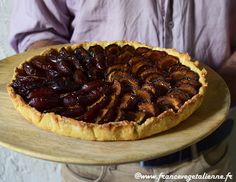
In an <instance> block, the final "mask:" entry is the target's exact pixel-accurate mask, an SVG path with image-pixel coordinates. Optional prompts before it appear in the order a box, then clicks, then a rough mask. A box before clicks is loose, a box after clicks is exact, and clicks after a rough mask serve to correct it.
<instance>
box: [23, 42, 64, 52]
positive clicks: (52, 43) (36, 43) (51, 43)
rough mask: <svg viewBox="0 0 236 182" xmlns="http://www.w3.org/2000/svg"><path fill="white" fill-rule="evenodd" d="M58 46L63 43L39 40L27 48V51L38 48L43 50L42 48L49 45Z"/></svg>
mask: <svg viewBox="0 0 236 182" xmlns="http://www.w3.org/2000/svg"><path fill="white" fill-rule="evenodd" d="M57 44H61V42H55V41H51V40H39V41H36V42H34V43H32V44H31V45H30V46H29V47H28V48H27V50H31V49H37V48H41V47H45V46H49V45H57Z"/></svg>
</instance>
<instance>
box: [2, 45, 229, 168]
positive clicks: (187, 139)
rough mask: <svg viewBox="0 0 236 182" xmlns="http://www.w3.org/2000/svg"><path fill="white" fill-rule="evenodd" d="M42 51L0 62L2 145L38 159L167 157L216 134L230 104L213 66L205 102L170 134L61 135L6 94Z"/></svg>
mask: <svg viewBox="0 0 236 182" xmlns="http://www.w3.org/2000/svg"><path fill="white" fill-rule="evenodd" d="M42 50H43V49H37V50H33V51H29V52H25V53H23V54H18V55H15V56H12V57H8V58H6V59H4V60H2V61H0V145H1V146H3V147H6V148H8V149H10V150H14V151H17V152H20V153H23V154H26V155H30V156H32V157H36V158H40V159H45V160H50V161H57V162H63V163H74V164H93V165H95V164H96V165H100V164H117V163H128V162H134V161H140V160H146V159H152V158H156V157H161V156H164V155H167V154H170V153H172V152H175V151H178V150H181V149H183V148H185V147H187V146H189V145H191V144H193V143H195V142H197V141H199V140H201V139H203V138H204V137H206V136H207V135H209V134H210V133H212V132H213V131H214V130H215V129H217V128H218V127H219V126H220V125H221V123H222V122H223V121H224V119H225V117H226V115H227V113H228V110H229V105H230V95H229V90H228V88H227V86H226V84H225V82H224V81H223V79H222V78H221V77H220V76H219V75H218V74H217V73H216V72H214V71H213V70H212V69H210V68H209V67H207V66H206V67H205V68H206V69H207V71H208V77H207V81H208V83H209V87H208V90H207V94H206V96H205V98H204V101H203V103H202V106H201V107H200V108H199V109H198V110H197V111H196V112H195V113H194V114H193V115H192V116H191V117H189V118H188V119H187V120H186V121H183V122H182V123H181V124H180V125H178V126H177V127H175V128H172V129H170V130H168V131H166V132H163V133H161V134H158V135H155V136H153V137H149V138H146V139H142V140H137V141H117V142H98V141H84V140H79V139H74V138H69V137H64V136H60V135H57V134H54V133H51V132H48V131H44V130H42V129H39V128H37V127H36V126H34V125H33V124H31V123H29V122H27V121H26V120H25V119H24V118H23V117H22V116H21V115H20V114H19V113H17V112H16V110H15V108H14V107H13V104H12V103H11V100H10V98H9V97H8V94H7V92H6V84H7V83H8V82H9V81H10V80H11V78H12V74H13V71H14V68H15V67H16V66H18V65H19V64H20V63H21V62H22V61H24V60H25V59H26V58H27V57H30V56H32V55H34V54H39V53H40V52H41V51H42Z"/></svg>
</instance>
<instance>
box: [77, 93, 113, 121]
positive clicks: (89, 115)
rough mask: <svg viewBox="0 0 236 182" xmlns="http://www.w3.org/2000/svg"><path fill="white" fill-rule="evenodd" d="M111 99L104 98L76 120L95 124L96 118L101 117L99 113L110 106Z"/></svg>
mask: <svg viewBox="0 0 236 182" xmlns="http://www.w3.org/2000/svg"><path fill="white" fill-rule="evenodd" d="M110 99H111V98H110V97H107V96H103V97H102V98H101V99H100V100H99V101H98V102H96V103H95V104H94V105H92V106H91V107H89V108H88V110H87V111H86V112H85V113H84V114H83V115H81V116H79V117H77V118H76V119H78V120H82V121H85V122H88V123H95V122H96V117H97V116H98V115H99V112H100V111H101V110H102V109H103V108H104V107H106V106H107V105H108V104H109V102H110Z"/></svg>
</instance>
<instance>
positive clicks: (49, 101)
mask: <svg viewBox="0 0 236 182" xmlns="http://www.w3.org/2000/svg"><path fill="white" fill-rule="evenodd" d="M60 104H61V100H60V98H59V97H56V96H54V97H35V98H32V99H30V100H29V105H30V106H32V107H34V108H36V109H37V110H38V111H40V112H42V111H44V110H47V109H51V108H53V107H57V106H59V105H60Z"/></svg>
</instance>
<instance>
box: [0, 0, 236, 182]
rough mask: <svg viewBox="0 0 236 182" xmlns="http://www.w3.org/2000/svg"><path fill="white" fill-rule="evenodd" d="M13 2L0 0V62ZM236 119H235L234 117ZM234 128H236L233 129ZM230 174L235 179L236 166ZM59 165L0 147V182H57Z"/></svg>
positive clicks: (235, 156) (235, 151)
mask: <svg viewBox="0 0 236 182" xmlns="http://www.w3.org/2000/svg"><path fill="white" fill-rule="evenodd" d="M12 3H13V0H0V60H1V59H3V58H4V57H7V56H10V55H12V54H14V52H13V50H12V49H11V48H10V46H9V44H8V40H7V36H8V29H9V17H10V12H11V7H12ZM235 118H236V117H235ZM234 128H236V127H234ZM235 140H236V129H234V132H233V134H232V135H231V138H230V144H231V145H230V155H231V158H232V163H233V164H235V163H236V142H235ZM232 172H233V173H234V174H235V175H234V178H236V165H235V167H234V170H232ZM59 181H60V165H59V164H57V163H53V162H48V161H43V160H39V159H35V158H31V157H28V156H24V155H22V154H19V153H16V152H12V151H9V150H7V149H5V148H2V147H0V182H59Z"/></svg>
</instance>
